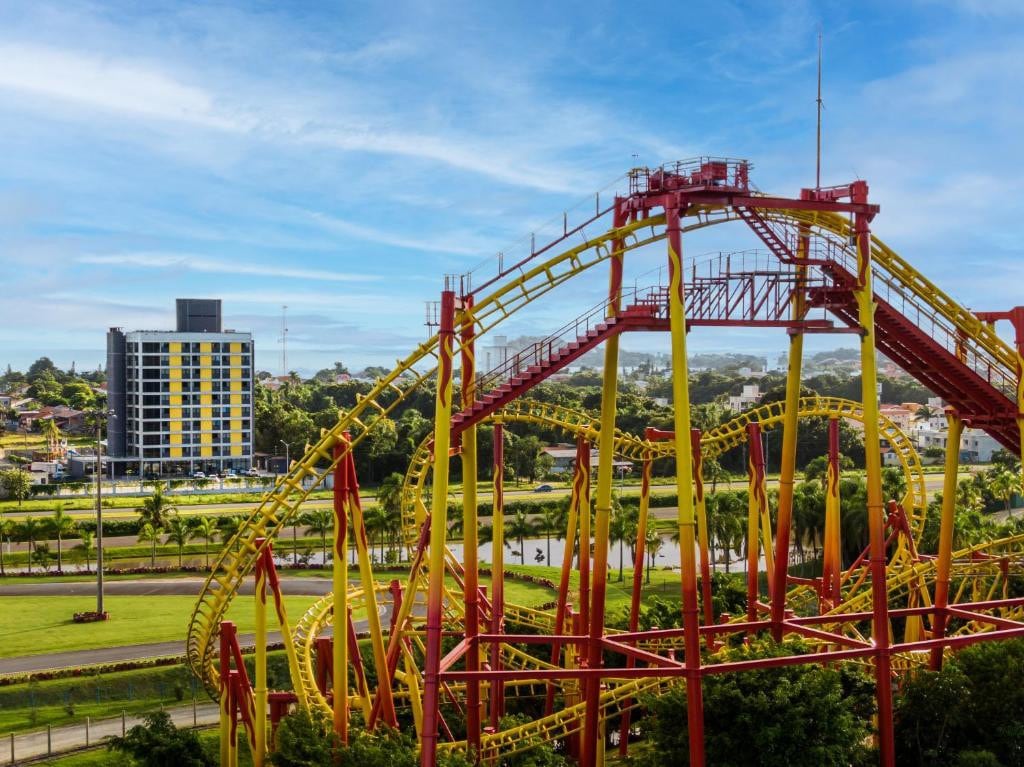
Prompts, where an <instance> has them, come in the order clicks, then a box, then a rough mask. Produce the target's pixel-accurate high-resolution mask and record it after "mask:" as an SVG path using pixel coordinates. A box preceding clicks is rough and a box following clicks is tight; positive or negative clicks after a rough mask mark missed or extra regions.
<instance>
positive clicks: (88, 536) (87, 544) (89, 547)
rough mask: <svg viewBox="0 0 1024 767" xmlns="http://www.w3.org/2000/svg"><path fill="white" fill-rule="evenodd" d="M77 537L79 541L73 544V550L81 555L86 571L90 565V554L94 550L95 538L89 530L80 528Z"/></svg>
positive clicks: (91, 554)
mask: <svg viewBox="0 0 1024 767" xmlns="http://www.w3.org/2000/svg"><path fill="white" fill-rule="evenodd" d="M78 538H79V543H78V545H77V546H75V548H74V551H77V552H78V553H80V554H81V555H82V558H83V559H84V560H85V569H86V570H87V571H88V570H89V569H90V567H92V556H93V554H94V553H95V552H96V542H95V538H94V536H93V534H92V531H90V530H80V531H79V532H78Z"/></svg>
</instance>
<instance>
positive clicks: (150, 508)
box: [137, 482, 176, 530]
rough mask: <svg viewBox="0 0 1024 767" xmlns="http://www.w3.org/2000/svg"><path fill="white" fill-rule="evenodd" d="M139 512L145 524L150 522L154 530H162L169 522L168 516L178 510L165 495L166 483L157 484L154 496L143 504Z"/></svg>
mask: <svg viewBox="0 0 1024 767" xmlns="http://www.w3.org/2000/svg"><path fill="white" fill-rule="evenodd" d="M137 511H138V512H139V516H140V517H141V518H142V521H143V523H146V522H148V523H149V524H150V525H152V526H153V529H154V530H160V529H162V528H163V527H164V526H165V524H166V522H167V515H168V514H170V513H171V512H172V511H176V508H175V506H174V504H173V503H171V500H170V498H168V497H167V496H166V495H164V483H163V482H157V483H156V486H155V487H154V488H153V494H152V495H151V496H149V498H146V499H145V500H144V501H143V502H142V507H141V508H139V509H137Z"/></svg>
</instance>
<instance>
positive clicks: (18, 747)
mask: <svg viewBox="0 0 1024 767" xmlns="http://www.w3.org/2000/svg"><path fill="white" fill-rule="evenodd" d="M165 710H166V711H167V713H168V714H170V716H171V721H173V722H174V724H175V725H177V726H178V727H204V726H209V725H213V724H216V723H217V722H218V721H220V711H219V707H218V706H217V704H216V703H202V704H197V705H195V706H193V705H188V706H175V707H174V708H168V709H165ZM142 716H143V715H141V714H140V715H134V714H133V715H130V716H125V717H123V718H122V717H120V716H118V717H113V718H111V719H97V720H95V721H88V722H81V723H79V724H68V725H63V726H61V727H53V728H52V729H50V730H49V731H47V730H41V731H39V732H26V733H23V734H21V735H14V736H11V737H9V738H5V739H4V741H3V742H0V759H2V761H3V763H4V764H9V763H11V762H8V761H7V760H8V759H12V757H13V759H12V762H13V763H21V762H24V761H26V760H29V759H36V758H39V757H43V756H47V755H48V754H61V753H66V752H68V751H74V750H76V749H80V748H85V747H87V746H95V745H99V744H102V743H103V742H105V741H106V740H107V739H108V738H111V737H116V736H120V735H123V734H124V733H125V732H126V731H127V730H130V729H131V728H132V727H134V726H135V725H137V724H142Z"/></svg>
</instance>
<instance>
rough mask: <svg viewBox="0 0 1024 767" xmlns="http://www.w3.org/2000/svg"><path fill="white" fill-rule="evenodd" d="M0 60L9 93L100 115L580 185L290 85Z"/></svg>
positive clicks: (533, 183)
mask: <svg viewBox="0 0 1024 767" xmlns="http://www.w3.org/2000/svg"><path fill="white" fill-rule="evenodd" d="M0 61H4V67H2V68H0V89H6V90H9V91H14V92H17V93H21V94H24V95H27V96H30V97H35V98H42V99H47V100H52V101H56V102H58V103H64V104H70V105H74V106H79V107H85V108H86V109H91V110H96V111H99V112H101V113H102V112H109V113H114V114H117V115H119V116H129V117H135V118H139V119H147V120H157V121H167V122H172V123H178V124H190V125H193V126H195V127H197V128H202V129H213V130H217V131H222V132H228V133H232V134H245V135H248V136H250V137H252V138H253V139H254V140H259V141H264V142H271V143H275V142H277V143H286V144H311V145H316V146H323V147H329V148H334V149H339V150H342V151H345V152H364V153H370V154H382V155H391V156H396V157H406V158H415V159H420V160H425V161H430V162H435V163H440V164H442V165H446V166H448V167H450V168H454V169H458V170H462V171H467V172H470V173H474V174H478V175H481V176H485V177H488V178H491V179H494V180H496V181H500V182H502V183H506V184H511V185H514V186H522V187H527V188H533V189H539V190H542V191H548V192H565V191H569V190H570V189H572V188H573V187H572V183H571V181H570V179H569V178H568V177H567V174H566V173H565V172H564V171H560V170H559V169H557V168H552V167H549V166H537V165H532V164H530V163H528V162H525V161H524V160H523V158H522V157H520V156H517V154H516V153H515V152H514V151H510V147H509V146H508V142H507V141H500V140H495V141H493V142H491V143H490V144H487V143H481V142H479V141H473V140H471V139H470V138H468V137H467V136H463V135H459V134H458V133H456V132H449V133H447V134H445V135H440V134H431V133H417V132H409V131H401V130H394V129H391V128H389V127H388V126H389V125H390V123H391V122H392V121H393V120H394V119H395V115H396V114H399V116H401V115H400V113H398V111H397V110H392V108H391V107H389V106H385V107H384V109H386V110H387V111H386V112H381V113H380V114H377V115H374V114H370V115H358V114H351V113H350V110H351V109H352V108H353V105H352V104H348V105H346V107H347V111H346V112H345V113H344V114H341V113H339V112H338V111H337V110H334V111H329V112H327V113H324V109H323V108H322V107H319V106H317V105H316V104H315V103H314V102H313V101H312V100H310V102H309V103H303V101H302V98H301V95H296V94H295V93H293V92H290V91H287V90H285V87H286V86H285V84H284V83H280V84H279V85H278V86H277V89H276V90H271V92H270V94H269V99H270V100H269V101H268V94H267V93H266V91H265V86H263V85H262V84H260V85H259V87H257V84H256V83H253V84H252V86H251V89H247V88H248V86H247V85H246V84H245V83H244V82H243V83H235V84H234V85H233V86H232V91H231V95H230V96H229V95H227V93H220V92H218V91H216V90H214V89H210V88H204V87H200V86H197V85H194V84H191V83H187V82H184V81H182V80H181V79H179V78H177V77H175V76H173V75H171V74H170V73H168V72H167V71H165V70H164V69H162V68H159V67H156V66H154V65H153V64H150V63H148V62H145V61H138V60H132V59H119V58H117V57H114V56H101V55H97V54H93V53H85V52H80V51H74V50H65V49H58V48H52V47H47V46H42V45H34V44H28V43H0ZM62 116H64V117H67V116H68V114H67V113H66V112H65V113H63V114H62ZM71 116H72V117H75V118H78V119H81V118H83V117H87V115H82V114H81V113H72V115H71ZM406 119H410V120H411V119H413V118H412V117H411V116H409V115H406Z"/></svg>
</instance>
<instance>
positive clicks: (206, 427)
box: [199, 408, 213, 437]
mask: <svg viewBox="0 0 1024 767" xmlns="http://www.w3.org/2000/svg"><path fill="white" fill-rule="evenodd" d="M205 409H206V408H204V410H205ZM199 428H200V429H202V430H203V431H207V432H209V431H213V421H205V420H204V421H200V422H199ZM204 437H205V435H204Z"/></svg>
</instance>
